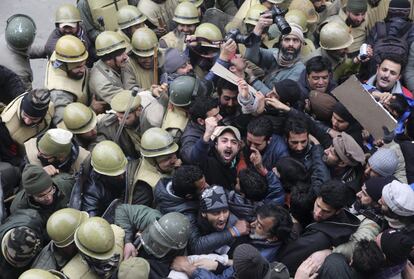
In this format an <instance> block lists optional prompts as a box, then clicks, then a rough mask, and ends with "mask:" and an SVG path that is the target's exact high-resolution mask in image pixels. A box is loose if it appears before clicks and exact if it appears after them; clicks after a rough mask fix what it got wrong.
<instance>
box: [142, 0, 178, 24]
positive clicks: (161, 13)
mask: <svg viewBox="0 0 414 279" xmlns="http://www.w3.org/2000/svg"><path fill="white" fill-rule="evenodd" d="M177 5H178V0H167V1H165V2H164V3H162V4H157V3H155V2H153V1H151V0H140V1H139V3H138V10H140V11H141V12H142V13H143V14H144V15H145V16H146V17H147V18H148V20H149V21H150V22H151V23H152V24H153V25H155V26H157V27H162V26H160V21H161V22H162V23H163V25H165V28H166V29H167V31H169V30H172V26H171V23H172V19H173V17H174V10H175V8H176V7H177Z"/></svg>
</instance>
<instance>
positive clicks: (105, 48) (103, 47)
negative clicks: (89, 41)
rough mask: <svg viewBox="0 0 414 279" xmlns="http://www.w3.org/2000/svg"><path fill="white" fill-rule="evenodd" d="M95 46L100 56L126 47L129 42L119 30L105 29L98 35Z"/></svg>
mask: <svg viewBox="0 0 414 279" xmlns="http://www.w3.org/2000/svg"><path fill="white" fill-rule="evenodd" d="M95 48H96V54H97V55H98V56H104V55H106V54H109V53H112V52H114V51H117V50H119V49H123V48H125V49H126V48H127V43H126V42H125V40H124V39H123V38H122V37H121V35H120V34H118V33H117V32H114V31H104V32H102V33H101V34H99V35H98V37H96V41H95Z"/></svg>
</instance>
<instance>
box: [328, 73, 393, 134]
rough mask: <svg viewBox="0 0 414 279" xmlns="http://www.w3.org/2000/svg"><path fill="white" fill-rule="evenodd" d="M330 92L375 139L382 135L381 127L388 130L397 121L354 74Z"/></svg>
mask: <svg viewBox="0 0 414 279" xmlns="http://www.w3.org/2000/svg"><path fill="white" fill-rule="evenodd" d="M332 93H333V95H334V96H335V97H336V98H337V99H338V100H339V101H340V102H341V103H342V104H343V105H344V106H345V107H346V108H347V109H348V111H349V112H350V113H351V114H352V116H353V117H354V118H355V119H356V120H358V122H359V123H360V124H361V125H362V127H364V129H366V130H367V131H368V132H369V133H370V134H371V135H372V136H373V137H374V138H375V139H381V138H383V137H384V131H383V129H382V127H384V126H385V127H387V128H388V129H389V130H390V131H393V130H394V129H395V127H396V125H397V121H396V120H395V119H394V118H393V117H392V115H391V114H390V113H389V112H388V111H387V110H386V109H385V108H384V107H383V106H382V105H381V104H380V103H378V102H377V101H375V99H374V97H373V96H371V94H370V93H369V92H367V91H366V90H364V88H363V87H362V84H361V83H360V82H359V80H358V79H357V78H356V77H355V76H354V75H353V76H351V77H350V78H349V79H348V80H346V81H345V82H344V83H342V84H341V85H340V86H338V87H337V88H335V89H334V90H333V91H332Z"/></svg>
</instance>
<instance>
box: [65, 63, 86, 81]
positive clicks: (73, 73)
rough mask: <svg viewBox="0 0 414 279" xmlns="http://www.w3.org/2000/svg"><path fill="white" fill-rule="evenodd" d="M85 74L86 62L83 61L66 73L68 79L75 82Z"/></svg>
mask: <svg viewBox="0 0 414 279" xmlns="http://www.w3.org/2000/svg"><path fill="white" fill-rule="evenodd" d="M85 73H86V60H85V61H83V62H82V63H81V64H80V65H78V66H76V67H75V68H72V69H71V70H69V71H67V75H68V77H70V78H71V79H75V80H80V79H82V78H83V76H84V75H85Z"/></svg>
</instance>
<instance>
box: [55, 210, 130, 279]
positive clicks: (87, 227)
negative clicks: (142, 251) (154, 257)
mask: <svg viewBox="0 0 414 279" xmlns="http://www.w3.org/2000/svg"><path fill="white" fill-rule="evenodd" d="M124 236H125V233H124V230H123V229H121V228H120V227H118V226H116V225H110V224H109V223H108V222H107V221H106V220H105V219H103V218H101V217H91V218H89V219H88V220H86V221H85V222H83V223H82V224H81V225H80V226H79V227H78V228H77V230H76V231H75V235H74V239H75V245H76V247H77V248H78V250H79V253H78V254H77V255H76V256H75V257H73V258H72V260H70V261H69V262H68V263H67V264H66V265H65V266H64V267H63V268H62V270H61V272H62V273H63V274H65V275H66V276H68V277H69V278H88V279H100V278H105V279H107V278H110V277H111V276H112V275H113V274H114V273H115V272H116V270H117V269H118V267H119V264H120V262H121V260H122V251H123V248H124Z"/></svg>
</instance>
